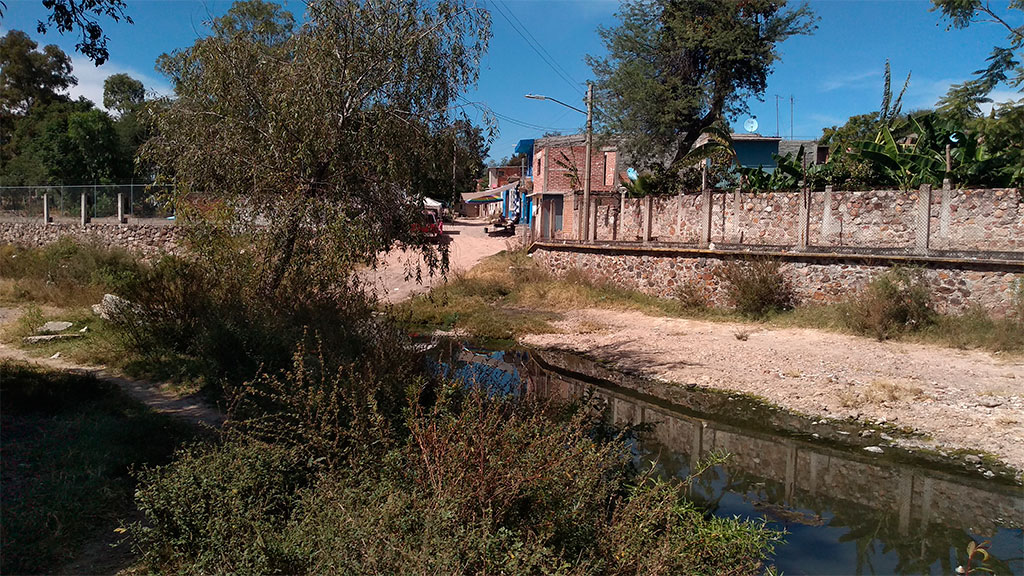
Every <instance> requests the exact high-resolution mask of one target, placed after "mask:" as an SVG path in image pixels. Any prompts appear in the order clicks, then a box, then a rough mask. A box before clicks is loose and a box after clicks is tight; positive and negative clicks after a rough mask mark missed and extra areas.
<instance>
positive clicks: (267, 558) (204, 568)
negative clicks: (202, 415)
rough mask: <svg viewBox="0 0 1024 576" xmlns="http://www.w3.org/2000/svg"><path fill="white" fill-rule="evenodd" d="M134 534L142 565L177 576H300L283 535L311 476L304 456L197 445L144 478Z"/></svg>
mask: <svg viewBox="0 0 1024 576" xmlns="http://www.w3.org/2000/svg"><path fill="white" fill-rule="evenodd" d="M139 481H140V484H141V487H140V489H139V490H138V491H137V492H136V503H137V504H138V506H139V510H141V511H142V512H143V513H144V514H145V515H146V518H147V520H148V522H147V523H146V524H136V525H134V526H133V527H132V531H133V533H134V535H135V537H136V544H137V546H139V547H140V548H141V550H142V552H143V560H144V562H146V563H147V564H148V565H150V566H151V567H154V568H159V569H160V570H162V571H164V572H166V573H176V574H231V573H233V574H270V573H291V574H295V573H299V572H301V571H302V567H301V562H299V560H297V559H296V558H295V556H294V554H292V553H291V552H289V550H288V548H287V546H286V545H285V542H284V535H283V532H284V529H285V528H286V526H287V525H288V522H289V521H290V520H291V517H292V513H293V511H294V509H295V506H296V503H297V502H298V491H299V489H300V488H301V487H303V486H305V485H306V484H307V483H308V482H309V474H308V471H307V469H306V468H305V466H304V462H303V461H301V458H299V456H298V454H297V453H296V452H295V451H293V450H289V449H287V448H282V447H278V446H274V445H269V444H263V443H260V442H255V441H252V440H240V439H236V440H230V441H228V442H226V443H224V444H222V445H197V446H194V447H192V448H189V449H186V450H184V451H182V452H180V453H179V454H178V456H177V458H176V460H175V461H174V463H173V464H171V465H168V466H162V467H157V468H146V469H144V470H142V471H141V472H140V473H139Z"/></svg>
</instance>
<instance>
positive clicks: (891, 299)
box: [394, 252, 1024, 353]
mask: <svg viewBox="0 0 1024 576" xmlns="http://www.w3.org/2000/svg"><path fill="white" fill-rule="evenodd" d="M715 276H716V277H717V279H718V280H719V281H720V282H721V283H722V287H723V289H724V290H725V292H726V295H727V297H728V298H729V299H730V302H731V304H732V305H733V308H732V309H722V308H714V307H711V306H710V305H709V304H708V293H707V288H706V287H704V286H702V285H700V284H699V283H696V282H684V283H682V284H681V285H680V286H679V287H678V288H677V289H676V292H675V294H674V297H673V298H671V299H663V298H656V297H654V296H649V295H646V294H643V293H640V292H637V291H634V290H627V289H624V288H620V287H618V286H615V285H613V284H611V283H609V282H602V281H599V280H594V279H593V278H592V277H590V276H588V275H587V274H585V273H583V272H582V271H578V270H577V271H570V272H569V273H568V274H566V275H565V276H563V277H562V278H555V277H553V276H551V275H550V274H547V273H546V272H545V271H543V270H542V269H541V268H540V267H539V266H538V265H536V264H534V263H533V261H532V260H531V259H530V258H529V257H528V256H527V255H526V254H524V253H522V252H503V253H500V254H497V255H495V256H492V257H491V258H488V259H485V260H484V261H482V262H481V263H480V264H478V265H477V267H475V268H473V270H471V271H469V272H468V273H465V274H462V275H460V276H457V277H455V278H454V279H453V280H452V281H451V282H449V283H448V284H446V285H443V286H440V287H438V288H435V289H434V290H433V291H432V292H430V293H428V294H425V295H420V296H417V297H415V298H413V299H411V300H408V301H406V302H403V303H401V304H399V305H397V306H396V307H395V309H394V315H395V317H396V318H397V319H398V320H399V321H401V322H404V323H406V324H407V325H409V326H412V327H415V329H418V330H423V329H435V328H441V329H457V330H465V331H466V332H468V333H470V334H474V335H477V336H480V337H484V338H502V339H507V338H513V337H517V336H522V335H525V334H529V333H543V332H548V331H552V330H553V327H552V325H551V322H553V321H555V320H557V319H558V318H559V312H561V311H564V310H571V309H578V308H585V307H595V308H611V309H617V310H636V311H639V312H643V313H645V314H650V315H655V316H673V317H681V318H697V319H705V320H722V321H730V322H735V321H751V320H753V321H759V322H765V323H767V324H768V325H771V326H780V327H802V328H818V329H823V330H830V331H835V332H846V333H851V334H861V335H865V336H869V337H873V338H878V339H888V338H896V339H903V340H910V341H921V342H930V343H934V344H939V345H943V346H952V347H956V348H982V349H985V350H992V351H1000V352H1012V353H1024V307H1022V304H1021V303H1022V302H1024V289H1020V288H1018V294H1017V295H1016V296H1015V299H1016V300H1015V306H1016V308H1015V311H1014V312H1012V313H1011V314H1010V315H1009V316H1008V317H1005V318H995V317H992V316H991V315H989V314H988V313H987V312H985V311H983V310H979V309H969V310H968V311H966V312H965V313H963V314H959V315H942V314H937V313H935V312H934V311H933V310H932V309H931V308H930V307H929V304H928V301H929V290H930V289H929V288H928V286H927V285H926V284H925V283H924V280H923V277H922V274H921V273H920V271H919V270H914V269H906V268H894V269H893V270H891V271H890V272H888V273H886V274H883V275H881V276H879V277H878V278H876V279H875V280H874V281H873V282H871V283H870V284H869V285H868V286H867V287H866V288H865V289H864V290H863V291H862V292H861V293H859V294H856V295H854V296H852V297H850V298H849V299H848V300H847V301H846V302H843V303H839V304H833V305H828V306H819V305H805V306H796V307H794V306H793V294H792V291H791V288H790V287H789V286H788V284H787V282H786V281H785V279H784V277H783V276H782V274H781V272H780V266H779V265H778V264H777V263H773V262H771V261H768V260H756V259H755V260H751V261H742V260H738V261H735V262H733V263H731V264H727V265H725V266H722V267H720V268H719V269H718V270H716V271H715ZM1021 285H1024V284H1018V286H1021Z"/></svg>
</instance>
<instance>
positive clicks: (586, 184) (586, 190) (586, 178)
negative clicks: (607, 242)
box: [526, 82, 594, 242]
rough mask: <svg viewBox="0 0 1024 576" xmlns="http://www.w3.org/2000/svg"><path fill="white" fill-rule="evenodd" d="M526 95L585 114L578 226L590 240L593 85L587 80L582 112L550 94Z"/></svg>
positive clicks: (581, 238)
mask: <svg viewBox="0 0 1024 576" xmlns="http://www.w3.org/2000/svg"><path fill="white" fill-rule="evenodd" d="M526 97H527V98H529V99H531V100H550V101H552V102H554V103H555V104H561V105H562V106H565V107H566V108H569V109H570V110H575V111H577V112H579V113H580V114H586V115H587V151H586V154H587V159H586V163H585V164H586V165H585V168H584V170H585V172H584V174H583V225H582V226H580V232H581V237H580V240H582V241H584V242H586V241H588V240H590V163H591V157H590V156H591V150H592V148H593V146H594V85H593V84H592V83H590V82H587V97H586V99H585V100H584V102H586V104H587V110H586V112H584V111H583V110H580V109H579V108H577V107H575V106H571V105H569V104H566V103H565V102H562V101H561V100H558V99H556V98H552V97H550V96H542V95H540V94H526Z"/></svg>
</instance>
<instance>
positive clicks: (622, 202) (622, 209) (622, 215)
mask: <svg viewBox="0 0 1024 576" xmlns="http://www.w3.org/2000/svg"><path fill="white" fill-rule="evenodd" d="M625 219H626V190H625V189H623V190H620V191H619V217H618V218H616V219H615V226H616V228H617V230H616V234H615V237H616V238H622V221H623V220H625Z"/></svg>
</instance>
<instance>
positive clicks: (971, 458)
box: [964, 454, 981, 464]
mask: <svg viewBox="0 0 1024 576" xmlns="http://www.w3.org/2000/svg"><path fill="white" fill-rule="evenodd" d="M964 462H967V463H968V464H981V456H976V455H974V454H968V455H967V456H964Z"/></svg>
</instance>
